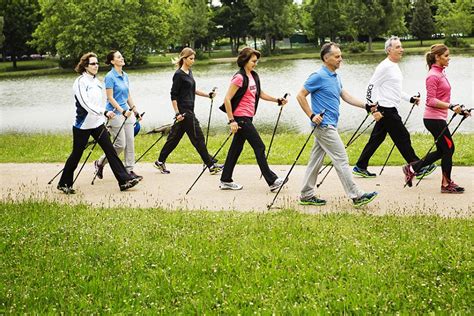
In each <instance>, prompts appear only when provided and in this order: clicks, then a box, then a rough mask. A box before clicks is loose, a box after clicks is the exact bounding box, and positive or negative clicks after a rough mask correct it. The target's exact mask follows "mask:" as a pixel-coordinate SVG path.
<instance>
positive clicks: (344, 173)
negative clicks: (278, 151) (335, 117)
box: [301, 126, 364, 199]
mask: <svg viewBox="0 0 474 316" xmlns="http://www.w3.org/2000/svg"><path fill="white" fill-rule="evenodd" d="M314 136H315V139H314V145H313V148H312V149H311V156H310V159H309V162H308V166H307V168H306V173H305V175H304V180H303V188H302V189H301V198H302V199H305V198H310V197H312V196H314V195H315V192H314V187H315V185H316V182H317V180H318V173H319V169H321V166H322V165H323V160H324V156H325V155H326V154H328V155H329V157H330V158H331V161H332V164H333V165H334V168H335V169H336V172H337V175H338V176H339V179H340V180H341V183H342V186H343V187H344V190H345V191H346V194H347V195H348V196H349V198H351V199H353V198H357V197H360V196H362V195H363V194H364V192H363V191H362V190H360V189H359V188H358V187H357V185H356V184H355V183H354V180H353V178H352V172H351V169H350V167H349V159H348V158H347V153H346V149H345V148H344V144H343V143H342V140H341V138H340V137H339V134H338V132H337V130H336V128H335V127H333V126H327V127H319V126H318V127H317V128H316V130H315V131H314Z"/></svg>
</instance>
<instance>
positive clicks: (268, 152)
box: [260, 92, 289, 179]
mask: <svg viewBox="0 0 474 316" xmlns="http://www.w3.org/2000/svg"><path fill="white" fill-rule="evenodd" d="M288 95H289V93H288V92H287V93H285V95H284V96H283V99H286V97H287V96H288ZM282 111H283V105H280V112H278V117H277V120H276V123H275V127H274V128H273V133H272V138H271V139H270V145H268V150H267V154H266V155H265V159H266V160H267V161H268V156H269V155H270V149H271V148H272V144H273V138H275V133H276V130H277V127H278V122H279V121H280V117H281V112H282ZM262 176H263V174H262V173H260V179H262Z"/></svg>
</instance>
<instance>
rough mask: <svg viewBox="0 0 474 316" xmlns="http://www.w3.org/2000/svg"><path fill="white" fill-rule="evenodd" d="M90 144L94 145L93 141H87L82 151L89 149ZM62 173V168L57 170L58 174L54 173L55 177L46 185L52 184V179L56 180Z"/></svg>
mask: <svg viewBox="0 0 474 316" xmlns="http://www.w3.org/2000/svg"><path fill="white" fill-rule="evenodd" d="M92 144H94V141H89V142H87V144H86V147H84V150H86V149H87V147H89V146H90V145H92ZM63 171H64V168H62V169H61V170H59V172H58V173H56V175H55V176H54V177H53V178H52V179H51V180H49V182H48V184H51V183H53V181H54V179H56V177H57V176H59V175H60V174H61V173H62V172H63Z"/></svg>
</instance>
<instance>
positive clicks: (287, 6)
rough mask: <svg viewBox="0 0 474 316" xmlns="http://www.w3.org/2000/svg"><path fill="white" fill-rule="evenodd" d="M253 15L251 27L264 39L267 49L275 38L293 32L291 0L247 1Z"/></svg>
mask: <svg viewBox="0 0 474 316" xmlns="http://www.w3.org/2000/svg"><path fill="white" fill-rule="evenodd" d="M247 4H248V6H249V7H250V10H251V11H252V13H253V14H254V16H255V17H254V19H253V21H252V27H253V29H254V31H255V33H256V34H257V35H258V36H261V37H264V38H265V44H266V45H267V47H271V40H272V39H274V38H276V37H281V36H285V35H290V34H291V33H292V32H294V27H293V25H294V23H292V22H293V18H294V16H293V14H292V12H293V11H292V9H291V6H292V5H293V3H292V1H291V0H247Z"/></svg>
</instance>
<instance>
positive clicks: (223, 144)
mask: <svg viewBox="0 0 474 316" xmlns="http://www.w3.org/2000/svg"><path fill="white" fill-rule="evenodd" d="M232 134H233V133H230V134H229V136H227V138H226V139H225V141H224V142H223V143H222V145H221V146H220V147H219V149H218V150H217V152H216V153H215V154H214V156H212V158H211V161H212V160H214V158H216V156H217V154H219V152H220V151H221V149H222V148H223V147H224V146H225V144H226V143H227V141H228V140H229V138H230V137H231V136H232ZM206 169H207V166H204V168H202V171H201V173H200V174H199V176H198V177H197V178H196V180H194V182H193V184H191V186H190V187H189V189H188V191H186V195H188V193H189V191H191V189H192V188H193V187H194V185H195V184H196V182H198V180H199V178H201V176H202V175H203V173H204V171H206Z"/></svg>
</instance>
